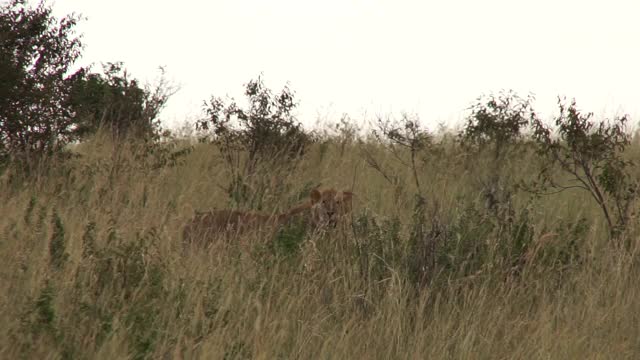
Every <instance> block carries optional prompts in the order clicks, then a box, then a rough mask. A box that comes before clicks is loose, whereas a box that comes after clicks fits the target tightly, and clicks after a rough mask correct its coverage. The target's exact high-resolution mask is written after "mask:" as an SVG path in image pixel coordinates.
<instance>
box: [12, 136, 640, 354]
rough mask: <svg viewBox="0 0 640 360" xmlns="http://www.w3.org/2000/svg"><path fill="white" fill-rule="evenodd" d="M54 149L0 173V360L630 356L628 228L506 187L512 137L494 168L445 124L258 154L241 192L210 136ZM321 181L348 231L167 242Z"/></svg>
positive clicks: (531, 164)
mask: <svg viewBox="0 0 640 360" xmlns="http://www.w3.org/2000/svg"><path fill="white" fill-rule="evenodd" d="M159 149H164V150H162V151H161V150H159ZM167 149H168V150H167ZM181 149H183V150H185V149H186V150H185V151H183V152H179V153H178V151H179V150H181ZM71 154H73V155H72V156H70V157H69V158H67V159H65V160H64V161H63V160H61V161H60V163H59V164H58V163H56V164H54V166H51V164H48V165H49V166H43V170H41V171H40V172H39V173H38V176H30V177H28V178H20V177H19V176H13V175H12V174H13V173H12V172H11V171H6V172H5V174H4V176H3V183H2V188H3V190H2V192H1V193H0V239H1V242H0V254H1V255H0V257H1V258H2V267H1V269H0V274H1V275H0V276H1V279H2V281H0V287H1V289H0V292H1V296H0V322H1V323H2V324H3V325H2V329H1V331H2V336H1V337H0V339H1V340H0V341H1V343H0V357H2V358H5V359H12V358H38V359H44V358H73V359H117V358H165V359H189V358H210V359H242V358H259V359H275V358H282V359H284V358H298V359H317V358H333V359H394V358H429V359H438V358H453V359H514V358H520V359H531V358H553V359H578V358H580V359H582V358H612V359H624V358H629V359H632V358H637V357H638V356H640V340H638V339H640V326H639V324H640V315H639V314H640V285H639V282H638V278H639V276H638V275H639V273H640V270H639V263H638V257H637V250H638V240H637V239H638V237H637V234H638V230H639V228H638V226H637V220H635V218H633V217H632V218H631V221H630V225H629V226H628V227H627V229H626V230H625V232H624V234H623V235H617V236H616V238H615V239H613V238H612V237H611V235H610V234H609V231H608V229H607V224H606V222H605V220H604V218H603V214H602V211H601V209H600V208H599V207H598V205H597V204H596V203H595V202H594V200H593V198H592V196H591V195H590V194H589V193H588V192H586V191H582V190H581V189H568V190H566V191H563V192H560V193H556V194H553V195H539V196H536V195H534V194H532V192H531V191H525V190H524V188H523V187H522V186H516V185H517V184H521V183H523V182H526V181H529V180H532V179H535V178H536V177H537V175H538V170H537V166H538V164H539V163H540V162H541V158H540V156H539V155H538V154H536V153H535V152H534V151H532V149H531V148H530V147H529V146H527V145H526V143H524V144H523V145H521V146H512V147H510V148H509V149H508V151H506V152H505V153H504V155H502V156H501V157H500V159H499V166H496V158H495V157H494V153H493V152H491V151H489V152H483V151H472V150H469V149H464V148H463V147H461V146H460V145H459V143H458V142H457V141H456V140H455V138H454V137H453V136H451V135H450V134H446V133H443V134H439V135H435V136H433V137H432V138H431V139H430V146H429V147H428V148H427V149H422V150H421V151H420V152H419V153H417V154H416V156H415V157H414V162H413V163H414V164H415V166H411V164H412V162H411V154H410V152H409V151H408V150H407V148H405V147H402V146H400V147H392V146H390V144H389V143H385V142H382V141H380V140H377V139H376V138H375V137H373V136H370V137H368V138H365V139H364V140H358V139H355V138H354V137H353V136H351V135H349V133H346V132H342V133H335V134H333V135H331V136H329V135H325V136H321V137H319V138H318V139H317V140H316V141H315V142H313V143H312V144H310V145H309V147H308V148H307V149H306V151H305V152H304V154H302V155H301V156H299V157H296V158H295V159H290V160H286V161H285V160H283V161H278V162H275V163H274V162H273V161H270V162H264V163H261V165H260V166H258V167H256V169H254V170H253V172H252V173H251V175H248V176H245V178H244V179H243V182H244V184H246V187H245V188H244V189H245V190H243V195H242V196H244V197H242V199H241V200H239V199H240V198H239V197H238V196H240V195H238V193H237V192H233V191H230V179H231V178H232V175H231V170H232V168H231V167H230V166H229V163H228V162H227V161H226V160H224V158H223V153H222V152H221V150H220V147H219V146H218V145H216V144H209V143H202V144H200V143H198V144H192V143H190V142H188V141H184V140H171V141H167V142H166V143H165V144H164V145H163V146H162V147H158V146H156V147H151V148H150V147H149V146H147V145H144V144H141V143H136V142H121V141H117V142H116V141H114V140H113V138H112V137H110V136H109V135H107V134H98V135H96V136H94V137H92V138H91V139H89V140H87V141H85V142H83V143H81V144H78V145H74V146H73V147H72V148H71ZM172 154H173V155H172ZM176 154H179V155H176ZM241 155H242V154H241ZM624 156H625V157H626V158H628V159H635V160H640V144H638V143H637V142H636V141H635V140H633V141H632V142H631V144H630V145H629V146H628V147H627V148H626V151H625V153H624ZM240 158H242V156H241V157H240ZM414 170H415V171H414ZM556 171H558V172H559V171H560V170H556ZM416 177H417V179H418V181H417V182H416V181H415V180H416ZM18 178H20V179H22V180H20V181H17V180H16V179H18ZM318 185H321V187H323V188H324V187H335V188H337V189H350V190H352V191H353V192H354V193H355V200H354V210H353V214H352V217H351V219H350V220H349V221H348V222H347V223H343V224H340V225H339V226H338V227H337V228H336V229H334V230H331V231H327V232H325V233H315V232H311V231H308V228H306V226H305V224H306V222H305V219H304V216H303V217H302V218H301V219H297V220H294V221H292V222H291V224H289V225H288V226H287V227H285V228H284V229H282V231H281V232H280V233H279V234H278V235H277V236H276V237H275V238H263V237H260V236H259V235H256V236H254V237H253V238H251V239H243V240H244V241H239V240H240V239H237V240H238V241H231V242H224V241H219V242H214V243H213V244H211V246H210V247H208V248H206V249H204V248H190V249H187V251H184V250H183V246H182V241H181V236H182V234H181V232H182V228H183V226H184V224H185V223H186V222H187V221H188V220H189V219H190V218H191V217H192V216H193V214H194V211H195V210H202V211H204V210H209V209H213V208H226V207H236V208H243V209H257V210H262V211H280V210H283V209H286V208H287V207H290V206H292V205H295V204H297V203H299V202H300V201H303V200H304V199H305V198H306V196H307V194H308V193H309V190H310V189H312V188H313V187H315V186H318ZM418 186H419V187H420V188H418ZM236 190H237V188H236ZM417 194H420V195H417ZM634 206H637V204H634ZM241 244H248V245H241Z"/></svg>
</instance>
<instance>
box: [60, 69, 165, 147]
mask: <svg viewBox="0 0 640 360" xmlns="http://www.w3.org/2000/svg"><path fill="white" fill-rule="evenodd" d="M102 67H103V73H102V74H98V73H91V74H88V75H87V76H86V77H84V78H82V79H79V80H78V81H77V82H76V83H75V84H74V87H73V93H72V98H71V100H72V101H71V104H72V108H73V110H74V113H75V114H76V116H77V119H78V128H77V133H78V135H79V136H81V137H85V136H87V135H90V134H94V133H96V132H97V131H98V129H100V128H106V129H108V130H109V132H110V133H112V134H113V135H114V136H115V137H116V138H123V137H126V136H133V137H135V138H142V139H150V138H154V137H157V136H158V135H159V134H160V121H159V119H158V115H159V113H160V111H161V110H162V108H163V107H164V105H165V104H166V102H167V101H168V99H169V97H170V96H171V95H173V94H174V93H175V88H174V87H172V86H171V85H170V84H168V82H167V81H166V79H165V78H164V70H163V69H161V76H160V79H159V81H158V83H157V84H156V85H155V86H153V87H152V86H144V87H142V86H140V85H139V83H138V81H137V80H135V79H131V78H130V76H129V73H128V72H127V71H126V69H124V67H123V64H122V63H121V62H117V63H106V64H103V65H102Z"/></svg>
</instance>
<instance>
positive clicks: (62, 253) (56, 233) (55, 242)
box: [49, 211, 69, 269]
mask: <svg viewBox="0 0 640 360" xmlns="http://www.w3.org/2000/svg"><path fill="white" fill-rule="evenodd" d="M51 226H52V227H53V229H52V232H51V239H50V240H49V262H50V264H51V266H53V267H54V268H55V269H61V268H62V267H63V266H64V264H65V262H66V261H67V258H68V257H69V254H67V252H66V250H67V248H66V242H65V235H64V226H63V224H62V220H61V219H60V217H59V216H58V214H57V213H56V212H55V211H54V212H53V216H52V220H51Z"/></svg>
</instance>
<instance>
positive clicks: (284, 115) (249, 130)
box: [196, 77, 313, 203]
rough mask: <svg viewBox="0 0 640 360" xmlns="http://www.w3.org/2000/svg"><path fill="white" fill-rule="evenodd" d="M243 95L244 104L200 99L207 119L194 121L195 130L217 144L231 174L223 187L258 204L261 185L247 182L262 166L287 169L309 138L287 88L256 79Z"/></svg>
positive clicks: (240, 199)
mask: <svg viewBox="0 0 640 360" xmlns="http://www.w3.org/2000/svg"><path fill="white" fill-rule="evenodd" d="M245 95H246V97H247V100H248V105H247V107H246V108H242V107H241V106H240V105H238V104H237V103H236V102H235V101H234V100H233V99H231V102H230V103H229V104H225V102H224V101H223V100H222V99H221V98H216V97H212V98H211V100H210V101H209V102H208V103H205V109H204V110H205V112H206V114H207V117H206V118H204V119H202V120H200V121H199V122H198V123H197V124H196V127H197V129H198V130H201V131H203V132H205V133H206V134H207V136H206V137H205V138H203V140H204V139H211V140H212V141H213V142H214V143H216V144H217V145H218V146H219V149H220V151H221V152H222V157H223V159H224V161H225V163H226V164H227V167H228V169H229V172H230V173H231V176H230V184H229V186H228V188H227V190H228V193H229V196H230V197H231V198H233V199H234V201H235V202H238V203H243V202H246V201H249V200H252V201H256V199H255V198H258V199H257V201H258V202H260V197H261V196H260V193H261V191H260V188H263V187H264V184H253V183H251V182H252V181H254V179H256V177H253V175H255V174H256V173H257V172H259V171H261V168H262V166H261V165H265V164H271V165H273V164H280V165H285V166H286V167H289V168H290V167H292V166H293V165H294V163H293V160H296V159H298V158H299V157H300V156H301V155H302V154H304V152H305V151H306V149H307V147H308V145H309V144H310V143H311V142H312V141H313V138H312V136H311V135H310V134H307V133H306V132H305V131H304V130H303V129H302V125H301V124H300V122H298V120H297V119H296V118H295V117H294V116H293V110H294V109H295V108H296V106H297V103H296V102H295V100H294V94H293V92H292V91H291V90H289V88H288V87H285V88H284V89H283V90H282V91H281V92H280V93H279V94H274V93H273V92H272V91H271V90H270V89H268V88H266V87H265V85H264V82H263V80H262V78H260V77H258V79H257V80H251V81H249V83H247V84H246V85H245ZM250 183H251V186H252V187H253V188H255V189H254V191H253V194H252V197H253V198H249V195H248V192H247V191H246V187H247V186H249V184H250ZM256 194H257V195H256Z"/></svg>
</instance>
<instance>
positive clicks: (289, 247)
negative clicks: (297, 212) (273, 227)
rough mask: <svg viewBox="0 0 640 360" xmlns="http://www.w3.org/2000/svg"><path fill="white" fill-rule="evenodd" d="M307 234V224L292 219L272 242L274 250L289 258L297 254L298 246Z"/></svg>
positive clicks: (301, 220)
mask: <svg viewBox="0 0 640 360" xmlns="http://www.w3.org/2000/svg"><path fill="white" fill-rule="evenodd" d="M306 234H307V224H306V222H305V221H304V220H303V219H300V218H297V219H292V221H290V222H289V223H288V224H287V225H286V226H283V227H282V228H281V229H280V230H279V231H278V233H277V234H276V237H275V239H274V241H273V246H274V249H275V250H276V252H277V253H279V254H282V255H284V256H291V255H293V254H295V253H296V252H298V250H299V249H300V244H302V242H303V241H304V239H305V236H306Z"/></svg>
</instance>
